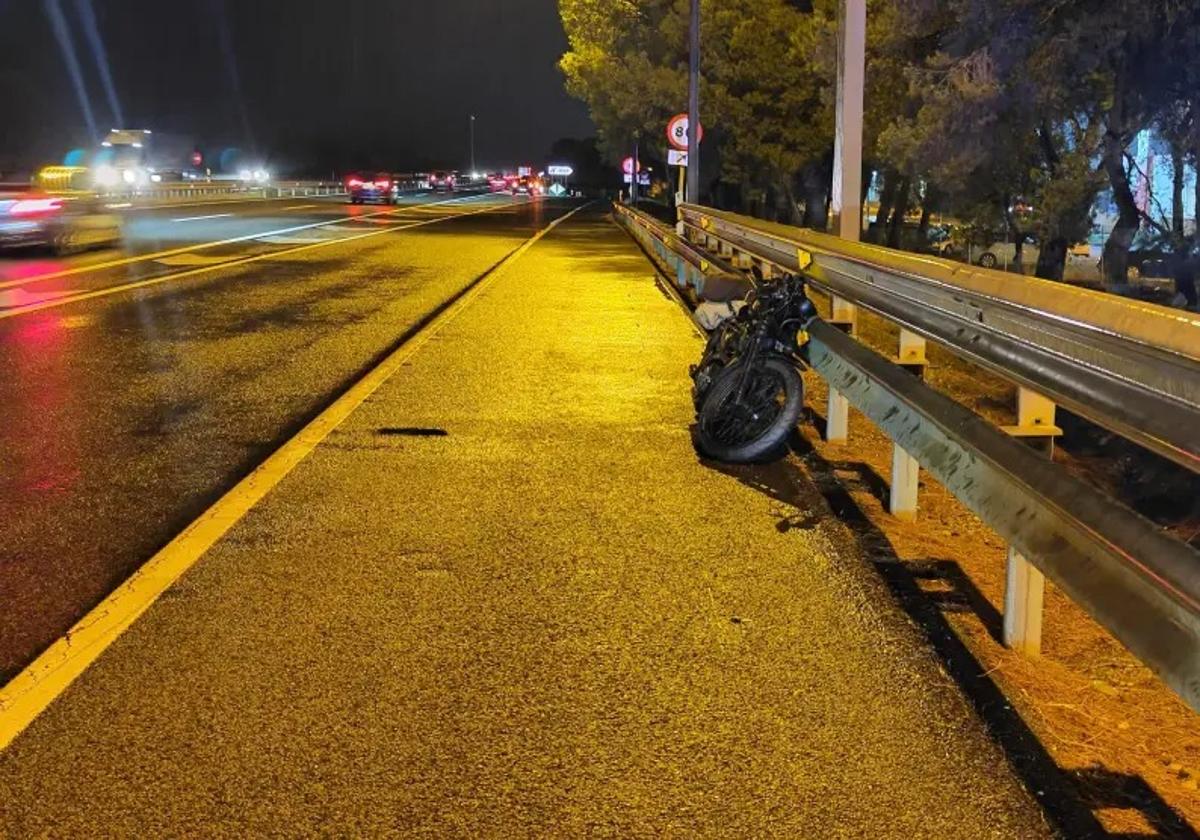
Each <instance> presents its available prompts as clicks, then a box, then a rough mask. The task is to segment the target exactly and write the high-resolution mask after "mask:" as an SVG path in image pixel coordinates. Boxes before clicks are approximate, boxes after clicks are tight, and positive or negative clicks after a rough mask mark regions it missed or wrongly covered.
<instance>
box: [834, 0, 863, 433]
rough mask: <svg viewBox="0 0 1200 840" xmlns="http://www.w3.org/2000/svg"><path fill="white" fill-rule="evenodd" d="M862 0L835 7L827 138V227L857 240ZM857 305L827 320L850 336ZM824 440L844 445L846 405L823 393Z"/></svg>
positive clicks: (838, 309)
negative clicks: (832, 100)
mask: <svg viewBox="0 0 1200 840" xmlns="http://www.w3.org/2000/svg"><path fill="white" fill-rule="evenodd" d="M866 51H867V0H841V3H840V4H839V7H838V42H837V54H838V68H837V102H836V105H835V116H836V124H835V128H834V137H833V195H832V199H833V201H832V204H833V228H834V231H835V232H836V233H837V235H838V236H840V237H842V238H843V239H852V240H854V241H858V239H859V232H860V230H861V228H862V134H863V92H864V88H865V81H866V73H867V67H866V64H867V62H866ZM857 309H858V308H857V307H856V306H855V305H854V304H852V303H851V302H850V301H848V300H846V299H844V298H840V297H838V296H837V295H834V296H833V297H832V300H831V313H830V322H831V323H833V324H836V325H837V326H839V327H842V328H843V329H845V330H846V331H847V332H849V333H850V334H851V335H853V334H854V332H855V330H856V329H857V322H858V312H857ZM825 417H826V420H825V439H826V440H829V441H836V442H839V443H844V442H845V441H846V435H847V432H848V430H849V425H850V421H849V417H850V404H849V402H848V401H847V400H846V398H845V397H844V396H842V394H840V393H838V392H837V391H835V390H834V389H833V388H830V389H829V409H828V411H827V412H826V415H825Z"/></svg>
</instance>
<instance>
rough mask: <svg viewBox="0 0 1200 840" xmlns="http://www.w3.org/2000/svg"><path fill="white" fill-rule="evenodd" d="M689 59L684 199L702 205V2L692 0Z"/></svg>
mask: <svg viewBox="0 0 1200 840" xmlns="http://www.w3.org/2000/svg"><path fill="white" fill-rule="evenodd" d="M689 41H690V50H689V52H690V56H689V59H688V136H687V145H688V160H687V162H688V165H687V192H686V194H685V196H684V198H685V199H686V200H687V201H689V202H691V203H692V204H699V203H700V142H699V135H700V0H692V19H691V27H690V37H689Z"/></svg>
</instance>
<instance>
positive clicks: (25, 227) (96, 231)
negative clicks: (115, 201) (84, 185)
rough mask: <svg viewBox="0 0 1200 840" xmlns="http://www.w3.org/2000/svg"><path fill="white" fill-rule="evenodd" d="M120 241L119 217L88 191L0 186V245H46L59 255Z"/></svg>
mask: <svg viewBox="0 0 1200 840" xmlns="http://www.w3.org/2000/svg"><path fill="white" fill-rule="evenodd" d="M120 240H121V217H120V216H119V215H117V214H116V213H115V212H113V210H112V209H111V208H110V207H109V206H108V205H107V204H106V203H105V202H104V200H103V199H102V198H101V197H100V196H98V195H96V194H95V193H92V192H84V191H73V192H48V191H45V190H41V189H37V188H35V187H32V186H29V185H24V184H18V185H10V186H5V185H0V248H16V247H30V246H36V247H46V248H50V249H51V250H52V251H54V253H56V254H59V255H65V254H73V253H76V252H78V251H83V250H85V249H88V248H102V247H108V246H110V245H113V244H115V243H117V242H120Z"/></svg>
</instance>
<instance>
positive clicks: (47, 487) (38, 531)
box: [0, 196, 571, 683]
mask: <svg viewBox="0 0 1200 840" xmlns="http://www.w3.org/2000/svg"><path fill="white" fill-rule="evenodd" d="M445 200H446V197H445V196H440V197H438V198H437V199H433V198H432V197H426V199H425V200H418V201H414V202H411V203H407V204H405V205H403V206H401V207H399V208H394V209H395V211H396V212H395V213H391V212H390V211H391V210H392V209H393V208H377V207H376V208H359V207H353V208H352V207H349V206H348V205H344V204H324V203H320V204H319V206H317V207H312V208H304V209H302V210H297V211H295V212H294V213H293V214H291V215H294V216H295V221H296V222H297V223H299V224H305V223H308V222H310V221H311V222H315V223H317V227H312V228H308V229H306V230H305V231H301V232H298V233H297V234H295V235H281V236H278V237H269V238H268V240H263V239H250V240H245V241H242V242H239V243H236V244H234V245H231V246H221V247H219V248H213V249H203V250H202V251H200V252H188V254H191V255H192V256H197V255H200V254H204V255H208V256H219V257H222V258H229V259H237V258H247V257H253V258H254V261H252V262H241V263H237V264H232V265H229V264H226V265H219V264H218V265H204V264H201V265H189V264H182V265H176V264H171V263H170V262H169V261H167V262H165V263H164V261H163V260H147V261H143V262H138V263H132V264H128V265H120V266H116V267H111V268H107V269H96V270H92V271H83V272H80V273H77V274H70V275H66V276H60V277H58V278H56V279H51V280H41V281H34V282H31V283H29V284H25V285H21V286H15V287H10V289H8V290H5V291H11V290H12V289H17V290H20V291H25V292H27V293H30V294H35V295H41V296H43V297H41V298H40V301H41V303H40V305H43V306H44V307H45V308H42V309H34V310H29V309H20V308H16V309H14V308H12V307H9V308H8V309H7V310H4V309H0V367H2V368H3V370H4V371H5V376H4V378H3V381H0V603H3V604H4V605H5V609H4V610H3V611H0V683H2V682H4V681H5V680H7V679H8V678H9V677H11V676H12V674H13V673H15V672H16V670H18V669H19V668H20V667H22V666H23V664H24V663H26V662H27V661H29V659H31V658H32V657H33V656H34V655H36V653H37V652H38V651H40V650H41V649H42V648H44V647H45V645H46V644H48V643H49V642H50V641H52V640H53V639H54V638H56V637H57V636H59V635H61V634H62V633H63V632H64V631H65V630H66V629H67V628H69V627H70V625H71V624H72V623H73V622H74V621H75V620H76V619H77V618H78V617H79V616H80V615H82V613H83V612H85V611H86V610H87V609H88V608H90V607H91V606H92V605H93V604H95V603H96V602H97V601H99V600H100V599H101V598H102V597H103V596H104V595H106V594H107V593H108V592H109V591H110V590H111V589H112V588H113V587H114V586H115V585H117V584H118V583H119V582H120V581H121V580H123V579H124V578H125V577H126V576H127V575H128V574H129V573H130V572H131V571H132V570H133V569H135V568H136V567H137V566H138V565H139V564H140V563H141V562H142V561H143V560H144V559H145V558H147V557H148V556H150V555H151V554H152V553H153V552H154V551H155V550H157V548H159V547H160V546H161V545H163V544H164V543H165V542H166V541H167V540H168V539H170V538H171V537H172V536H174V534H176V533H177V532H178V531H179V530H180V529H181V528H182V527H183V526H184V525H186V524H187V523H188V522H189V521H190V520H191V519H192V518H194V517H195V516H196V515H197V514H198V513H199V512H200V511H202V510H203V509H204V508H205V507H206V506H207V505H208V504H209V503H210V502H211V501H212V500H213V499H214V498H216V497H217V496H218V495H219V494H220V492H222V491H223V490H224V489H225V488H227V487H228V486H230V485H231V484H232V483H233V482H234V481H235V480H236V479H237V478H239V477H240V476H241V475H244V474H245V473H246V472H247V471H248V470H249V469H250V468H252V467H253V466H254V465H255V464H257V463H258V462H259V461H261V459H262V458H263V457H264V456H265V455H266V454H267V453H269V452H270V451H271V450H272V449H273V448H274V447H275V445H277V443H278V442H279V441H280V440H282V439H284V438H285V437H286V436H287V435H288V434H289V433H290V432H292V431H294V430H295V429H296V428H298V427H299V425H300V424H301V423H302V422H303V421H304V420H305V419H307V418H308V417H310V416H312V415H313V414H314V413H315V412H316V411H317V410H319V409H320V408H321V407H322V406H323V405H325V404H326V403H327V402H328V400H329V399H330V398H331V397H332V396H333V395H335V394H337V393H338V392H339V391H340V390H341V389H342V388H344V387H345V386H346V385H347V384H348V383H349V382H351V381H353V379H354V378H355V376H356V375H357V374H358V373H359V372H360V371H362V370H363V369H365V368H366V367H367V366H368V365H369V364H370V363H371V361H372V360H374V359H375V358H377V357H378V356H379V354H380V353H382V352H384V351H385V350H386V349H388V348H389V347H390V346H392V344H393V343H394V342H395V341H396V339H397V338H398V337H399V336H400V335H401V334H402V333H403V332H404V330H405V329H406V328H408V327H410V326H411V325H413V324H414V323H416V322H417V321H418V320H419V319H420V318H421V317H422V316H423V315H424V314H426V313H427V312H428V311H429V310H430V309H432V308H433V307H435V306H436V305H437V304H438V303H440V302H442V301H443V300H445V299H446V298H448V297H449V296H450V295H452V294H453V293H454V292H455V291H457V290H459V289H461V288H462V287H463V286H465V285H466V284H467V283H469V282H470V281H471V280H473V279H474V278H476V277H478V276H479V275H480V274H481V273H483V272H485V271H487V270H488V268H489V267H491V266H492V265H494V264H495V263H496V262H498V261H499V260H500V259H502V258H503V257H504V256H505V255H506V254H507V253H509V252H510V251H512V250H513V249H514V248H516V247H518V246H519V245H520V244H521V242H523V241H524V240H525V239H526V238H527V237H528V236H530V235H531V234H532V233H533V232H534V231H535V230H536V229H538V228H539V227H540V226H542V225H544V224H545V223H547V222H548V221H549V220H550V219H552V218H554V217H556V216H557V215H558V214H560V213H562V212H565V211H566V209H568V208H569V207H570V206H571V205H570V204H569V203H567V202H541V201H538V202H531V201H529V200H528V199H524V198H521V199H516V200H514V199H511V198H509V197H507V196H496V197H492V196H474V197H458V198H456V199H455V200H453V201H452V203H448V204H440V205H439V204H434V201H445ZM297 203H301V202H300V201H299V200H298V201H297ZM307 203H309V204H317V202H313V201H308V202H307ZM246 209H247V211H249V212H247V213H245V214H243V215H239V216H238V217H237V218H238V220H240V224H241V225H244V226H247V228H249V229H255V230H257V229H259V226H260V225H266V227H267V228H269V229H274V228H271V227H270V226H271V225H273V224H275V223H276V222H277V221H278V214H279V212H280V211H279V210H278V209H274V208H273V209H265V208H258V209H251V208H246ZM381 211H382V212H385V213H387V215H383V216H372V217H371V218H366V217H367V215H369V214H373V213H380V212H381ZM198 215H199V214H198ZM154 217H155V223H156V224H159V225H166V224H177V223H173V222H171V221H170V218H176V217H170V218H168V216H167V215H164V214H161V213H155V214H154ZM226 218H227V217H222V219H211V220H197V221H196V222H194V223H185V224H188V225H191V226H192V227H193V228H194V230H195V231H196V233H194V234H190V235H191V236H194V237H195V239H193V240H191V241H192V242H197V241H199V242H204V241H211V239H209V240H205V239H204V237H205V236H208V237H212V236H214V235H216V236H222V235H224V233H225V232H227V231H226V230H225V228H224V227H214V224H215V223H218V222H223V221H225V219H226ZM289 221H290V219H289ZM414 225H419V226H414ZM327 226H328V227H327ZM329 227H333V228H335V230H333V231H332V234H331V235H329V236H325V234H327V233H329V229H328V228H329ZM146 236H147V238H151V235H150V234H146ZM301 236H302V237H304V238H305V241H304V242H302V243H297V242H295V241H293V239H295V238H297V237H301ZM308 237H311V238H312V239H311V241H309V240H308ZM141 241H142V240H140V239H139V240H138V242H139V243H140V242H141ZM135 247H136V246H135ZM135 253H136V252H135ZM186 255H187V254H184V255H183V256H186ZM71 266H72V267H73V268H74V267H80V266H79V264H78V263H71ZM197 271H198V272H199V273H196V272H197ZM147 272H151V273H155V274H154V276H155V277H161V278H163V279H162V282H159V283H156V284H154V285H149V286H143V287H138V288H133V289H128V288H125V289H121V284H122V283H127V282H128V281H129V279H130V278H131V277H132V278H134V279H138V278H144V277H145V276H146V273H147ZM48 290H53V291H55V292H58V293H63V292H67V291H71V292H78V291H80V290H83V291H85V292H86V291H89V290H90V291H100V292H103V294H101V295H100V296H98V297H93V298H90V299H84V300H77V301H75V302H69V300H70V298H64V297H61V296H55V295H54V294H48Z"/></svg>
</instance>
